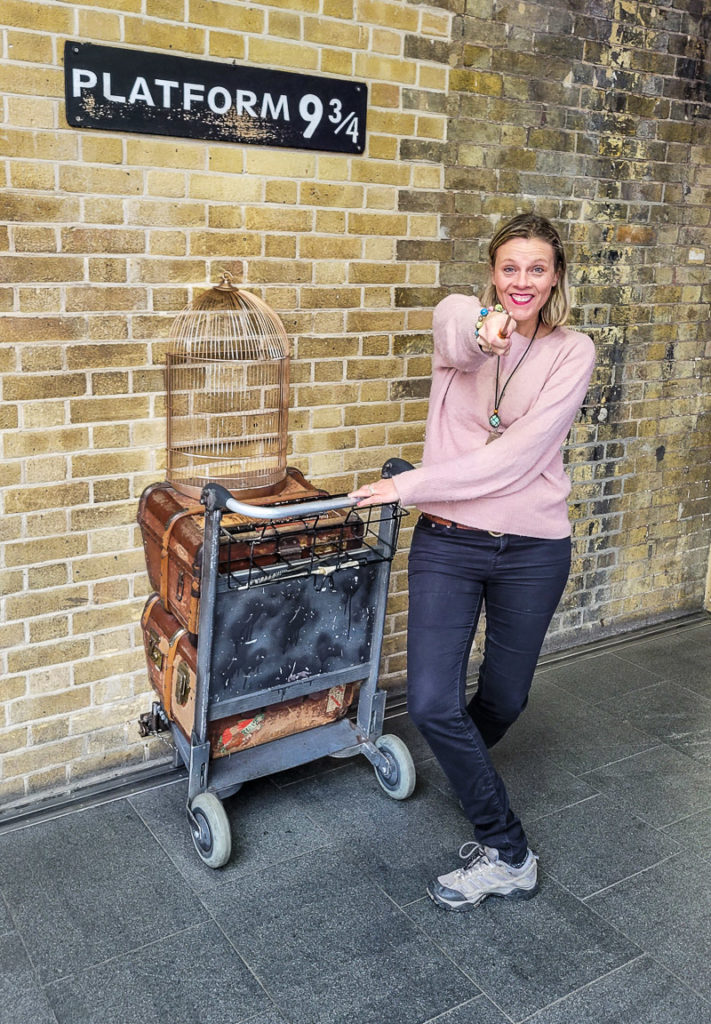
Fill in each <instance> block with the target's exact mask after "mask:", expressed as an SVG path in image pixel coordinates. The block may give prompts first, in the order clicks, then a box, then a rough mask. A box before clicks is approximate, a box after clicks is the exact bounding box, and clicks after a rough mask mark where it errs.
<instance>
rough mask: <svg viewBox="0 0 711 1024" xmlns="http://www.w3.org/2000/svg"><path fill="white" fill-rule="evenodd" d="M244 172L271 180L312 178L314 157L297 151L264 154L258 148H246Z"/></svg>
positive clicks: (273, 151) (272, 151) (275, 151)
mask: <svg viewBox="0 0 711 1024" xmlns="http://www.w3.org/2000/svg"><path fill="white" fill-rule="evenodd" d="M245 170H246V171H247V173H248V174H264V175H267V176H269V177H273V178H279V177H282V178H290V179H292V180H293V179H296V178H312V177H313V176H314V174H315V171H316V155H315V154H314V153H307V152H301V151H299V150H288V151H277V150H269V151H268V152H265V151H264V150H263V149H261V148H260V147H258V146H257V147H249V146H248V147H247V152H246V153H245Z"/></svg>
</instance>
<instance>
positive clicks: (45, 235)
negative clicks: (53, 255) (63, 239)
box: [13, 225, 57, 253]
mask: <svg viewBox="0 0 711 1024" xmlns="http://www.w3.org/2000/svg"><path fill="white" fill-rule="evenodd" d="M13 237H14V248H15V251H16V252H26V253H32V252H35V253H40V252H56V250H57V244H56V242H57V240H56V233H55V231H54V228H53V227H35V226H34V225H33V226H29V227H15V228H14V231H13Z"/></svg>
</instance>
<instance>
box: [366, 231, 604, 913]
mask: <svg viewBox="0 0 711 1024" xmlns="http://www.w3.org/2000/svg"><path fill="white" fill-rule="evenodd" d="M489 260H490V274H491V280H490V283H489V285H488V287H487V288H486V290H485V292H484V294H483V299H482V300H481V301H480V300H479V299H477V298H472V297H468V296H464V295H450V296H449V297H448V298H446V299H444V300H443V301H442V302H440V303H439V305H438V306H437V307H436V309H435V311H434V318H433V335H434V359H433V378H432V389H431V394H430V404H429V412H428V417H427V430H426V437H425V447H424V455H423V460H422V467H421V468H419V469H414V470H412V471H409V472H406V473H402V474H400V475H399V476H396V477H393V478H392V479H388V480H377V481H374V482H373V483H372V484H368V485H366V486H364V487H361V488H359V489H358V490H357V491H354V492H353V494H352V497H354V498H357V499H359V500H358V505H359V506H364V505H372V504H376V503H380V502H392V501H398V500H399V501H400V502H402V504H404V505H416V506H417V507H418V508H419V509H420V511H421V513H422V514H421V516H420V518H419V521H418V523H417V525H416V527H415V530H414V535H413V541H412V548H411V552H410V561H409V588H410V596H409V617H408V709H409V712H410V715H411V717H412V719H413V721H414V722H415V724H416V725H417V727H418V728H419V729H420V731H421V732H422V734H423V735H424V736H425V738H426V739H427V741H428V743H429V744H430V746H431V748H432V750H433V752H434V754H435V755H436V757H437V759H438V761H439V763H440V764H441V766H442V768H443V770H444V772H445V773H446V775H447V777H448V778H449V780H450V782H451V784H452V786H453V788H454V790H455V792H456V794H457V796H458V797H459V800H460V803H461V805H462V807H463V808H464V811H465V813H466V814H467V816H468V817H469V818H470V820H471V822H472V824H473V826H474V834H475V836H476V840H477V841H476V842H474V843H465V844H464V846H463V847H462V848H461V850H460V856H461V857H463V858H464V859H467V861H468V862H467V863H466V864H465V866H464V867H460V868H457V869H456V870H454V871H452V872H450V873H448V874H445V875H441V876H440V877H439V878H437V879H436V880H435V881H433V882H432V883H431V884H430V885H429V886H428V890H427V891H428V893H429V895H430V896H431V898H432V899H433V900H434V902H435V903H436V904H437V905H438V906H440V907H444V908H447V909H449V910H468V909H470V908H472V907H475V906H477V905H478V904H479V903H480V902H481V901H482V900H483V899H485V898H486V897H487V896H501V897H504V898H507V899H529V898H530V897H532V896H533V895H535V893H536V892H537V891H538V881H537V864H536V861H537V858H536V856H535V855H534V854H533V853H532V852H531V850H530V849H529V847H528V842H527V840H526V835H525V833H524V830H523V826H522V824H521V821H520V820H519V818H518V817H517V816H516V814H515V813H514V812H513V810H512V809H511V807H510V805H509V799H508V795H507V793H506V788H505V786H504V783H503V781H502V780H501V778H500V777H499V775H498V774H497V772H496V770H495V768H494V766H493V764H492V761H491V758H490V756H489V753H488V749H489V748H490V747H493V746H494V744H495V743H497V742H498V741H499V740H500V739H501V737H502V736H503V735H504V733H505V732H506V731H507V729H508V728H509V726H510V725H511V724H512V723H513V722H514V721H515V720H516V718H517V717H518V716H519V715H520V713H521V712H522V711H523V709H524V708H525V706H526V703H527V700H528V693H529V689H530V686H531V682H532V679H533V673H534V671H535V667H536V662H537V660H538V656H539V654H540V651H541V646H542V644H543V640H544V637H545V634H546V631H547V629H548V626H549V624H550V621H551V618H552V616H553V613H554V611H555V609H556V607H557V605H558V602H559V601H560V598H561V595H562V593H563V590H564V588H565V585H566V581H567V579H568V574H569V571H570V550H571V542H570V524H569V520H568V508H567V501H566V499H567V496H568V494H569V491H570V482H569V480H568V478H567V476H566V474H565V471H564V468H563V460H562V456H561V451H560V449H561V445H562V444H563V442H564V440H565V438H566V436H567V434H568V431H569V430H570V427H571V424H572V423H573V420H574V418H575V416H576V414H577V412H578V410H579V408H580V405H581V403H582V401H583V399H584V397H585V393H586V391H587V388H588V384H589V381H590V376H591V373H592V369H593V364H594V356H595V353H594V347H593V343H592V341H591V339H590V338H589V337H587V335H584V334H580V333H578V332H577V331H573V330H570V329H568V328H566V327H564V326H563V324H564V323H565V321H566V319H567V316H568V312H569V307H570V300H569V292H568V283H567V275H566V258H565V252H564V250H563V244H562V242H561V239H560V235H559V234H558V231H557V230H556V229H555V227H554V226H553V225H552V224H551V223H550V222H549V221H548V220H546V219H545V218H544V217H539V216H537V215H535V214H533V213H527V214H522V215H520V216H518V217H514V218H513V220H511V221H509V222H508V223H507V224H505V225H504V226H503V227H502V228H501V229H500V230H499V231H498V232H497V234H496V236H495V237H494V238H493V240H492V241H491V244H490V246H489ZM482 606H483V607H484V608H485V610H486V632H485V642H484V651H483V659H482V662H481V667H480V669H479V679H478V689H477V691H476V694H475V695H474V697H473V698H472V699H471V700H470V701H469V703H467V702H466V696H465V688H466V676H467V663H468V659H469V654H470V651H471V646H472V642H473V638H474V634H475V631H476V628H477V623H478V620H479V615H480V612H481V610H482Z"/></svg>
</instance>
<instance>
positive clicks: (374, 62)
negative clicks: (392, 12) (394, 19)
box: [355, 5, 417, 85]
mask: <svg viewBox="0 0 711 1024" xmlns="http://www.w3.org/2000/svg"><path fill="white" fill-rule="evenodd" d="M391 6H392V5H391ZM355 74H356V78H364V79H378V80H381V81H382V80H384V81H386V82H400V83H401V84H402V85H413V84H414V83H415V80H416V77H417V61H414V60H404V59H398V58H396V57H380V56H377V55H374V54H369V53H357V54H356V60H355Z"/></svg>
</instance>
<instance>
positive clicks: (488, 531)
mask: <svg viewBox="0 0 711 1024" xmlns="http://www.w3.org/2000/svg"><path fill="white" fill-rule="evenodd" d="M486 532H487V533H488V534H489V536H490V537H503V535H504V534H503V530H502V532H501V533H498V531H496V530H487V531H486Z"/></svg>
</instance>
